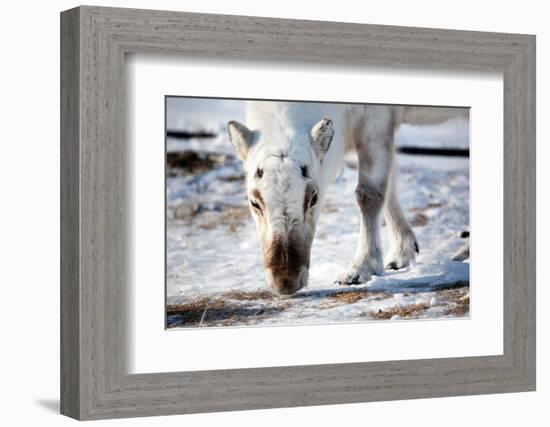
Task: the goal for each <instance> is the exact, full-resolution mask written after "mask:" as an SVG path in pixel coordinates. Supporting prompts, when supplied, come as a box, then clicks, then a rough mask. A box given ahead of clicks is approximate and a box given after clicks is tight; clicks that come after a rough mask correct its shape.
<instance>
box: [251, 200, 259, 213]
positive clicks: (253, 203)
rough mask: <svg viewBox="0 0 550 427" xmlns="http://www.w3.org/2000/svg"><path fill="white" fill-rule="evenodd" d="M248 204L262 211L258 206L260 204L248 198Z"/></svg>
mask: <svg viewBox="0 0 550 427" xmlns="http://www.w3.org/2000/svg"><path fill="white" fill-rule="evenodd" d="M250 205H251V206H252V207H253V208H254V209H255V210H256V211H258V212H259V213H262V208H260V205H259V204H258V202H256V201H255V200H250Z"/></svg>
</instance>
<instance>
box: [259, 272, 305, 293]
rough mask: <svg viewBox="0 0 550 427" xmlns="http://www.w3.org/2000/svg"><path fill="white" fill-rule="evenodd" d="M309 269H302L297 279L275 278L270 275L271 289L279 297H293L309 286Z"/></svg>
mask: <svg viewBox="0 0 550 427" xmlns="http://www.w3.org/2000/svg"><path fill="white" fill-rule="evenodd" d="M307 276H308V272H307V268H305V267H304V268H302V269H301V271H300V274H298V276H297V277H292V276H284V277H274V276H273V275H272V274H269V275H268V277H269V279H270V280H269V281H270V282H271V288H272V289H273V290H274V291H275V292H276V293H278V294H279V295H292V294H295V293H296V292H298V291H299V290H300V289H302V288H303V287H305V286H306V285H307Z"/></svg>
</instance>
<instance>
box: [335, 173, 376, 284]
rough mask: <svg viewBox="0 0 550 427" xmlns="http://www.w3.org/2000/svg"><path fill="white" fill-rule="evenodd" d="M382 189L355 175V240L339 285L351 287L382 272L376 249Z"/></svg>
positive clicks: (338, 281)
mask: <svg viewBox="0 0 550 427" xmlns="http://www.w3.org/2000/svg"><path fill="white" fill-rule="evenodd" d="M384 187H385V186H380V185H378V186H377V185H375V184H374V183H372V182H370V181H369V180H368V179H367V178H366V177H364V176H363V177H362V174H361V173H359V182H358V184H357V189H356V190H355V195H356V198H357V203H358V205H359V209H360V211H361V227H360V230H359V241H358V242H357V248H356V250H355V255H354V256H353V260H352V262H351V265H350V266H349V267H348V269H347V271H346V272H345V273H344V274H343V275H342V276H341V277H340V278H339V279H338V280H337V283H338V284H341V285H353V284H359V283H364V282H367V281H369V280H370V278H371V276H372V275H373V274H376V275H381V274H382V273H383V271H384V264H383V262H382V249H381V246H380V233H379V228H380V224H379V219H380V212H381V210H382V206H383V205H384V193H385V188H384Z"/></svg>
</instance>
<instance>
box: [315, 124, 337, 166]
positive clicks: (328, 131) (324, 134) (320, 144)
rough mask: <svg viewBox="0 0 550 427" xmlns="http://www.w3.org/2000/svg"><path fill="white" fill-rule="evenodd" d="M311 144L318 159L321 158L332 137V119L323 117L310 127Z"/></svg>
mask: <svg viewBox="0 0 550 427" xmlns="http://www.w3.org/2000/svg"><path fill="white" fill-rule="evenodd" d="M310 136H311V145H313V149H314V150H315V154H317V157H318V158H319V159H321V158H323V156H324V155H325V153H326V152H327V151H328V149H329V148H330V143H331V142H332V137H333V136H334V129H333V127H332V120H330V119H328V118H326V117H323V119H322V120H321V121H320V122H319V123H317V124H316V125H315V126H313V127H312V128H311V133H310Z"/></svg>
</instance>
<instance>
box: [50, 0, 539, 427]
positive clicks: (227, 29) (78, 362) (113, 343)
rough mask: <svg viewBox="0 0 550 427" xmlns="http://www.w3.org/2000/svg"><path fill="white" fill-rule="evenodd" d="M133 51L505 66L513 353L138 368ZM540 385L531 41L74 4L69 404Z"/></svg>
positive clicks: (81, 414) (179, 405)
mask: <svg viewBox="0 0 550 427" xmlns="http://www.w3.org/2000/svg"><path fill="white" fill-rule="evenodd" d="M127 53H151V54H175V55H183V56H188V57H215V58H225V59H235V60H237V59H261V60H275V61H288V62H299V63H303V64H314V63H316V64H338V65H340V66H361V65H384V66H392V67H426V68H435V69H447V70H487V71H497V72H502V73H503V79H504V171H505V172H504V230H503V232H504V249H503V250H504V275H503V276H504V307H503V315H504V319H503V320H504V337H503V343H504V354H503V355H499V356H484V357H460V358H444V359H426V360H407V361H386V362H368V363H344V364H329V365H313V366H290V367H271V368H255V369H232V370H216V371H201V372H197V371H193V372H175V373H155V374H135V375H129V374H127V373H126V370H125V366H126V365H125V360H126V359H125V358H126V354H125V349H126V340H127V338H126V337H127V334H126V327H127V325H125V318H126V317H125V307H126V304H125V295H126V294H125V283H126V277H127V269H128V264H127V260H126V255H125V254H126V249H127V247H126V245H127V243H126V242H127V226H126V223H125V218H126V216H125V210H126V209H127V208H126V202H125V200H126V199H125V197H126V196H125V194H126V179H127V177H126V174H125V170H126V166H127V165H126V164H125V163H126V155H125V150H126V146H125V139H124V135H125V129H124V122H125V111H124V102H125V84H124V61H125V54H127ZM478 238H482V237H480V236H478ZM159 287H160V288H159V289H161V288H162V278H159ZM530 390H535V37H534V36H532V35H520V34H497V33H485V32H470V31H452V30H441V29H425V28H407V27H392V26H379V25H359V24H347V23H336V22H314V21H301V20H283V19H270V18H257V17H244V16H224V15H209V14H196V13H181V12H164V11H149V10H132V9H114V8H102V7H87V6H83V7H79V8H76V9H71V10H68V11H65V12H62V14H61V412H62V413H63V414H65V415H68V416H70V417H74V418H77V419H100V418H116V417H134V416H149V415H167V414H183V413H196V412H214V411H229V410H244V409H258V408H275V407H293V406H304V405H326V404H338V403H351V402H366V401H380V400H392V399H411V398H426V397H437V396H458V395H467V394H483V393H504V392H519V391H530Z"/></svg>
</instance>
